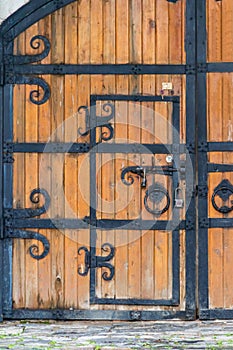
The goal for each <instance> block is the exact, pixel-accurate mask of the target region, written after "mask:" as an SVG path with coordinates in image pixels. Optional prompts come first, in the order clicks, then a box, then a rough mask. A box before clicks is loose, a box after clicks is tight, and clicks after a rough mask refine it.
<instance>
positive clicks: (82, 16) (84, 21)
mask: <svg viewBox="0 0 233 350" xmlns="http://www.w3.org/2000/svg"><path fill="white" fill-rule="evenodd" d="M90 9H91V5H90V2H89V1H81V2H80V3H79V4H78V63H79V64H84V63H90V57H91V56H90V55H91V36H90V30H91V21H90V16H91V12H90ZM90 82H91V78H90V76H87V75H86V76H85V75H83V76H82V75H80V76H78V91H77V107H76V108H77V109H78V107H79V106H82V105H84V106H89V105H90ZM79 87H80V88H79ZM84 121H85V117H84V115H80V114H77V126H78V127H79V128H82V131H84V130H85V126H84ZM77 141H78V142H84V141H86V142H90V138H89V136H86V137H83V136H82V137H81V136H78V138H77ZM77 170H78V182H77V192H78V193H77V196H78V208H77V209H78V212H77V215H78V218H83V217H85V216H88V215H89V203H90V185H89V183H90V176H89V174H90V168H89V156H88V155H85V154H84V155H81V154H80V155H78V169H77ZM81 246H86V247H88V248H89V230H79V232H78V247H81ZM78 267H80V268H81V269H83V268H84V260H83V254H82V255H81V256H80V255H79V256H78ZM89 281H90V280H89V274H88V276H86V277H82V276H80V275H78V274H77V283H78V307H79V308H81V309H85V308H89Z"/></svg>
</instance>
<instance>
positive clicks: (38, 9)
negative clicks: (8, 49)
mask: <svg viewBox="0 0 233 350" xmlns="http://www.w3.org/2000/svg"><path fill="white" fill-rule="evenodd" d="M75 1H76V0H31V1H30V2H29V3H27V4H26V5H24V6H22V7H21V8H20V9H18V10H17V11H16V12H15V13H14V14H12V15H11V16H10V17H8V18H7V19H6V20H5V21H4V22H3V23H2V25H1V26H0V38H2V39H3V40H4V41H7V42H10V41H13V40H14V39H15V38H16V37H17V36H18V35H19V34H20V33H22V32H23V31H25V30H26V29H27V28H29V27H30V26H32V25H33V24H34V23H36V22H38V21H39V20H40V19H42V18H44V17H46V16H48V15H50V14H51V13H53V12H55V11H57V10H59V9H60V8H62V7H65V6H66V5H69V4H70V3H72V2H75Z"/></svg>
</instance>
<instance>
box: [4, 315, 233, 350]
mask: <svg viewBox="0 0 233 350" xmlns="http://www.w3.org/2000/svg"><path fill="white" fill-rule="evenodd" d="M0 349H28V350H29V349H30V350H33V349H35V350H36V349H45V350H46V349H88V350H110V349H111V350H112V349H122V350H123V349H124V350H127V349H224V350H225V349H233V321H195V322H181V321H169V322H168V321H164V322H131V323H130V322H83V321H81V322H78V321H75V322H70V321H69V322H52V321H37V322H35V321H30V322H27V321H17V322H8V321H7V322H4V323H2V324H0Z"/></svg>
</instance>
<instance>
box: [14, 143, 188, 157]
mask: <svg viewBox="0 0 233 350" xmlns="http://www.w3.org/2000/svg"><path fill="white" fill-rule="evenodd" d="M9 145H10V144H9ZM176 146H178V147H179V152H180V153H185V145H184V144H180V145H176ZM11 149H12V153H87V152H88V151H89V150H90V144H89V143H23V142H22V143H12V148H11ZM96 152H97V153H125V154H129V153H141V154H146V153H149V154H150V153H152V154H170V153H173V152H174V150H173V145H172V144H137V143H133V144H123V143H119V144H117V143H114V144H113V143H111V144H109V143H100V144H98V146H97V147H96Z"/></svg>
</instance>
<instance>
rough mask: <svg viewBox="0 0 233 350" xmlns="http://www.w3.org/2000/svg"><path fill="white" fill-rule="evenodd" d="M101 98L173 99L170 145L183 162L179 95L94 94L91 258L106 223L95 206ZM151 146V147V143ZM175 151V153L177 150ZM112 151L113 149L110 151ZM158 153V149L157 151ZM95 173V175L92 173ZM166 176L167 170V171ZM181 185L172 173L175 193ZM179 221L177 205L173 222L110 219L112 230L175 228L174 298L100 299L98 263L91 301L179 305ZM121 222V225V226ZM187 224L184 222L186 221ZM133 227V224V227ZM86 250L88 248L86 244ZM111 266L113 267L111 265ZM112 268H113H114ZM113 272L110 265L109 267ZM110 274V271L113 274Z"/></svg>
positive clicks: (176, 160)
mask: <svg viewBox="0 0 233 350" xmlns="http://www.w3.org/2000/svg"><path fill="white" fill-rule="evenodd" d="M98 101H104V102H105V103H106V102H109V101H111V102H113V103H114V102H115V101H132V102H139V103H140V102H155V103H156V102H164V103H167V102H170V103H172V104H173V111H172V125H173V127H174V128H173V132H172V143H171V144H170V147H173V157H174V159H173V162H174V164H175V165H176V168H177V169H179V165H180V147H179V146H180V140H179V134H180V132H179V131H180V108H179V106H180V98H179V96H164V97H162V96H143V95H91V102H90V106H91V118H90V136H91V139H90V179H91V180H90V193H91V198H90V220H89V223H90V225H91V228H90V235H91V237H90V242H91V244H90V252H89V253H88V254H90V259H95V256H96V237H97V232H96V230H97V228H98V226H99V225H98V224H99V222H102V223H105V222H106V220H105V219H102V220H98V219H97V216H96V209H95V208H96V206H97V196H96V188H97V183H96V177H95V176H93V174H96V154H98V153H99V151H98V144H97V143H96V126H97V120H98V116H97V115H96V103H97V102H98ZM122 145H123V146H125V148H127V145H128V144H120V145H119V146H122ZM144 146H145V147H147V144H144ZM148 146H149V147H150V146H152V145H150V144H148ZM115 148H116V151H117V152H118V153H120V152H119V151H118V144H115ZM137 149H138V147H137V144H135V149H134V153H135V152H137V153H138V151H137ZM175 151H176V152H175ZM109 153H110V151H109ZM139 153H141V154H143V153H144V150H143V148H142V147H141V148H140V151H139ZM156 153H157V152H156ZM91 175H92V176H91ZM164 175H166V173H164ZM178 186H179V177H178V171H173V172H172V187H173V191H172V194H173V192H174V191H175V189H176V188H177V187H178ZM171 202H172V203H173V202H174V198H172V199H171ZM179 220H180V214H179V210H177V209H176V208H174V209H173V217H172V218H171V220H170V221H166V220H162V221H159V222H153V220H151V221H146V220H124V224H125V226H123V225H121V223H122V221H121V222H119V220H115V219H112V220H108V224H109V229H114V230H127V229H129V226H130V224H132V225H133V227H134V228H133V229H134V230H136V231H138V230H141V229H142V227H145V226H147V229H148V230H154V229H158V227H159V225H161V224H162V225H163V227H164V229H165V230H166V228H167V227H169V228H171V230H172V298H171V299H159V300H157V299H154V300H153V299H136V298H125V299H123V298H121V299H118V298H99V297H97V295H96V271H95V268H96V266H95V265H94V266H91V264H89V268H90V303H91V304H112V305H160V306H178V305H179V300H180V266H179V265H180V261H179V254H180V253H179V245H180V240H179V226H178V224H179ZM149 222H151V223H153V224H152V226H151V227H150V226H149ZM119 224H120V225H119ZM184 224H185V223H184ZM131 227H132V226H131ZM83 249H86V248H85V247H83ZM108 268H110V267H109V266H108ZM112 268H113V267H112ZM110 271H111V268H110ZM110 275H111V274H110Z"/></svg>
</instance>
